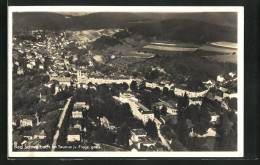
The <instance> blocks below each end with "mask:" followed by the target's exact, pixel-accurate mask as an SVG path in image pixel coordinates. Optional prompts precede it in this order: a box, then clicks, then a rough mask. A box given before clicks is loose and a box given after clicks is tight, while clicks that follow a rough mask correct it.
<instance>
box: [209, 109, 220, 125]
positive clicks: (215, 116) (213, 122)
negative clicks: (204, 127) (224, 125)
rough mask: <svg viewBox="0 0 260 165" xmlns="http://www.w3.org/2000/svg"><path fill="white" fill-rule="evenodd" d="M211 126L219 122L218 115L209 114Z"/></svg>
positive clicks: (214, 113)
mask: <svg viewBox="0 0 260 165" xmlns="http://www.w3.org/2000/svg"><path fill="white" fill-rule="evenodd" d="M209 114H210V117H211V120H210V122H211V123H212V124H217V123H218V122H219V115H218V114H217V113H216V112H209Z"/></svg>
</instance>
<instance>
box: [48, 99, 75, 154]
mask: <svg viewBox="0 0 260 165" xmlns="http://www.w3.org/2000/svg"><path fill="white" fill-rule="evenodd" d="M70 101H71V97H70V98H68V101H67V103H66V105H65V106H64V108H63V111H62V114H61V116H60V121H59V123H58V125H57V128H58V129H57V131H56V134H55V135H54V137H53V142H52V145H51V151H52V152H53V151H55V148H56V145H57V139H58V138H59V135H60V127H61V125H62V122H63V120H64V117H65V115H66V112H67V109H68V107H69V104H70Z"/></svg>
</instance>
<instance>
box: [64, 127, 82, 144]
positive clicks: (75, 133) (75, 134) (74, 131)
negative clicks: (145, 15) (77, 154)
mask: <svg viewBox="0 0 260 165" xmlns="http://www.w3.org/2000/svg"><path fill="white" fill-rule="evenodd" d="M75 141H78V142H79V141H80V130H79V129H78V128H69V129H68V136H67V142H75Z"/></svg>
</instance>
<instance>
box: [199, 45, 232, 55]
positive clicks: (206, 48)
mask: <svg viewBox="0 0 260 165" xmlns="http://www.w3.org/2000/svg"><path fill="white" fill-rule="evenodd" d="M199 50H203V51H209V52H219V53H221V54H222V53H224V54H232V53H234V52H235V53H236V51H237V50H236V49H230V48H225V47H218V46H212V45H203V46H201V47H200V48H199Z"/></svg>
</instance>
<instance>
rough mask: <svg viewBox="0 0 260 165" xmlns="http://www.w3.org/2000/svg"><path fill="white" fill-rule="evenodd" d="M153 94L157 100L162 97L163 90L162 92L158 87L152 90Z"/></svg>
mask: <svg viewBox="0 0 260 165" xmlns="http://www.w3.org/2000/svg"><path fill="white" fill-rule="evenodd" d="M152 94H153V95H154V96H155V97H156V98H158V97H160V95H161V90H160V88H158V87H156V88H153V89H152Z"/></svg>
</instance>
